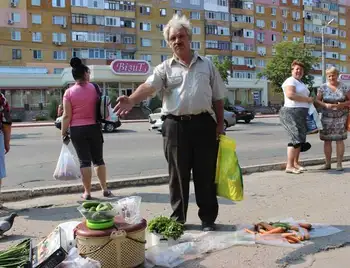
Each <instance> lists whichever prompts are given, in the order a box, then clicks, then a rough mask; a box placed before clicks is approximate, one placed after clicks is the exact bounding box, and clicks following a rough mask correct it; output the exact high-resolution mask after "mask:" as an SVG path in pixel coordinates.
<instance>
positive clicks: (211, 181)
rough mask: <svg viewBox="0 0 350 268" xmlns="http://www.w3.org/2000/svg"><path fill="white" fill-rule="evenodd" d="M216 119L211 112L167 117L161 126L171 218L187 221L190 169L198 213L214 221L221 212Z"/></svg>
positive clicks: (209, 222)
mask: <svg viewBox="0 0 350 268" xmlns="http://www.w3.org/2000/svg"><path fill="white" fill-rule="evenodd" d="M216 126H217V124H216V122H215V120H214V119H213V118H212V116H211V115H210V114H208V113H203V114H200V115H195V116H172V115H168V116H166V117H165V119H164V122H163V125H162V135H163V141H164V153H165V158H166V160H167V162H168V168H169V176H170V179H169V180H170V181H169V188H170V203H171V206H172V209H173V213H172V215H171V217H172V218H174V219H176V220H177V221H178V222H182V223H185V222H186V216H187V208H188V201H189V185H190V178H191V170H192V173H193V182H194V187H195V195H196V203H197V206H198V207H199V211H198V216H199V218H200V219H201V221H202V223H208V224H212V223H214V222H215V220H216V218H217V215H218V201H217V197H216V186H215V172H216V159H217V152H218V141H217V138H216Z"/></svg>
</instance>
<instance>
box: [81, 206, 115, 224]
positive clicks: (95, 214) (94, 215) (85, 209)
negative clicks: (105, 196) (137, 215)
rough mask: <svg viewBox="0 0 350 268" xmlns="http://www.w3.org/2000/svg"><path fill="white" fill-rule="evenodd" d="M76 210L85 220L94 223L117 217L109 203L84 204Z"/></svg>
mask: <svg viewBox="0 0 350 268" xmlns="http://www.w3.org/2000/svg"><path fill="white" fill-rule="evenodd" d="M78 210H79V211H80V213H81V214H82V215H83V216H84V217H85V218H86V219H87V220H90V221H94V222H101V221H108V220H111V219H113V218H114V217H115V216H116V215H117V212H116V211H115V209H114V207H113V205H112V204H111V203H109V202H96V201H89V202H84V203H83V204H82V205H81V206H80V207H79V208H78Z"/></svg>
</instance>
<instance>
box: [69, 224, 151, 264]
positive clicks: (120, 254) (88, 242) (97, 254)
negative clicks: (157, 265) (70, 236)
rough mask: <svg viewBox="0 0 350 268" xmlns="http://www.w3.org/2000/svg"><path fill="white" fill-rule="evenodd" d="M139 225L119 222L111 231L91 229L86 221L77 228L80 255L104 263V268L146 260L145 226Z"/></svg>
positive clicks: (141, 262) (139, 262)
mask: <svg viewBox="0 0 350 268" xmlns="http://www.w3.org/2000/svg"><path fill="white" fill-rule="evenodd" d="M146 226H147V223H146V221H145V220H143V222H142V223H140V224H137V225H128V224H125V223H124V224H119V225H118V224H117V223H116V228H111V229H107V230H89V229H87V227H86V225H85V223H81V224H79V225H78V226H77V228H76V232H75V234H76V242H77V248H78V251H79V254H80V255H82V256H83V257H89V258H91V259H94V260H97V261H99V262H100V263H101V267H102V268H132V267H137V266H140V265H141V264H143V263H144V261H145V244H146V241H145V229H146Z"/></svg>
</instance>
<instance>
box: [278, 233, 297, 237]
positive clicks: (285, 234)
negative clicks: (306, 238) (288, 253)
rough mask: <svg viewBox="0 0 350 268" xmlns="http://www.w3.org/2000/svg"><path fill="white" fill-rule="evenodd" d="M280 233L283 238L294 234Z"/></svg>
mask: <svg viewBox="0 0 350 268" xmlns="http://www.w3.org/2000/svg"><path fill="white" fill-rule="evenodd" d="M281 235H282V237H284V238H286V237H289V236H295V234H293V233H282V234H281Z"/></svg>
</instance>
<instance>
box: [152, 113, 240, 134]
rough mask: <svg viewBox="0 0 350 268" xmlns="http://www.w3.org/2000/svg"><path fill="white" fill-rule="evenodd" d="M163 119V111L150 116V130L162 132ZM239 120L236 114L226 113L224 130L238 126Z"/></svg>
mask: <svg viewBox="0 0 350 268" xmlns="http://www.w3.org/2000/svg"><path fill="white" fill-rule="evenodd" d="M161 117H162V111H160V112H158V113H152V114H150V115H149V116H148V119H149V122H150V124H151V126H150V128H149V130H150V131H152V130H155V131H158V132H162V124H163V120H162V119H161ZM236 123H237V120H236V114H235V113H233V112H229V111H226V110H225V111H224V129H225V130H226V129H228V128H229V127H232V126H234V125H236Z"/></svg>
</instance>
